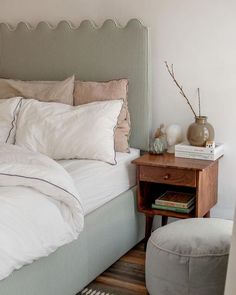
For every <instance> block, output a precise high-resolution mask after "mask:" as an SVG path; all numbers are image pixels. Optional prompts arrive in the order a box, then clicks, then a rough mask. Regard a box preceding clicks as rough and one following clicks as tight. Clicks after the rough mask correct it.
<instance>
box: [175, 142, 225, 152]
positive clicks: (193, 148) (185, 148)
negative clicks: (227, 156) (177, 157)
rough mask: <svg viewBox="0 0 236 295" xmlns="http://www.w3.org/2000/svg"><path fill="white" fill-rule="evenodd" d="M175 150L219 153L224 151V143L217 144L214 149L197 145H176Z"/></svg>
mask: <svg viewBox="0 0 236 295" xmlns="http://www.w3.org/2000/svg"><path fill="white" fill-rule="evenodd" d="M175 151H178V152H191V153H199V154H207V155H211V154H212V155H215V154H218V153H221V152H222V153H224V145H223V144H220V145H218V146H216V147H215V148H214V149H210V148H205V147H196V146H191V145H181V144H178V145H175Z"/></svg>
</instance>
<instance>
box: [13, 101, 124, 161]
mask: <svg viewBox="0 0 236 295" xmlns="http://www.w3.org/2000/svg"><path fill="white" fill-rule="evenodd" d="M122 104H123V101H122V100H114V101H99V102H93V103H89V104H85V105H81V106H76V107H73V106H68V105H65V104H61V103H45V102H39V101H36V100H33V99H30V100H27V101H24V104H23V105H22V108H21V111H20V114H19V118H18V122H17V131H16V144H17V145H20V146H24V147H26V148H28V149H29V150H32V151H38V152H40V153H43V154H46V155H47V156H49V157H51V158H53V159H56V160H59V159H74V158H79V159H94V160H101V161H104V162H108V163H111V164H115V163H116V161H115V149H114V131H115V127H116V125H117V118H118V116H119V114H120V111H121V107H122Z"/></svg>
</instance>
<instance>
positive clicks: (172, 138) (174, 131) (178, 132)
mask: <svg viewBox="0 0 236 295" xmlns="http://www.w3.org/2000/svg"><path fill="white" fill-rule="evenodd" d="M166 138H167V143H168V149H167V153H171V154H173V153H174V152H175V145H176V144H178V143H180V142H181V141H182V140H183V132H182V128H181V127H180V126H179V125H177V124H171V125H169V126H168V127H167V128H166Z"/></svg>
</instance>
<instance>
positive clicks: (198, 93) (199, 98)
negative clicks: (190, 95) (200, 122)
mask: <svg viewBox="0 0 236 295" xmlns="http://www.w3.org/2000/svg"><path fill="white" fill-rule="evenodd" d="M197 95H198V111H199V117H201V97H200V88H198V89H197Z"/></svg>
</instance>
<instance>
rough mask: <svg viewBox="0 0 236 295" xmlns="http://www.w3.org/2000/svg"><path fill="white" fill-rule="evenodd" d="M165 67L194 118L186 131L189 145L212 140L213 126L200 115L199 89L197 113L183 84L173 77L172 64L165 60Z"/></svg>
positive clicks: (204, 143) (202, 143)
mask: <svg viewBox="0 0 236 295" xmlns="http://www.w3.org/2000/svg"><path fill="white" fill-rule="evenodd" d="M165 65H166V68H167V71H168V73H169V74H170V76H171V77H172V79H173V81H174V83H175V85H176V86H177V87H178V88H179V90H180V94H181V95H182V96H183V97H184V98H185V100H186V102H187V104H188V105H189V107H190V109H191V111H192V113H193V115H194V118H195V122H194V123H192V124H191V125H190V126H189V128H188V131H187V138H188V141H189V142H190V144H191V145H194V146H205V145H206V142H207V141H213V140H214V137H215V132H214V128H213V126H212V125H211V124H210V123H209V122H207V117H206V116H202V115H201V98H200V89H199V88H198V89H197V92H198V115H197V113H196V112H195V111H194V109H193V106H192V104H191V102H190V100H189V99H188V97H187V96H186V94H185V92H184V90H183V86H181V85H180V84H179V83H178V81H177V80H176V78H175V73H174V66H173V64H172V65H171V67H170V66H169V65H168V63H167V62H165Z"/></svg>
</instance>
